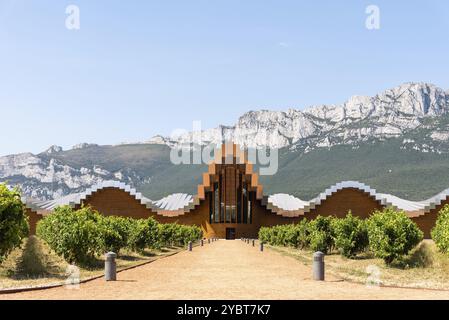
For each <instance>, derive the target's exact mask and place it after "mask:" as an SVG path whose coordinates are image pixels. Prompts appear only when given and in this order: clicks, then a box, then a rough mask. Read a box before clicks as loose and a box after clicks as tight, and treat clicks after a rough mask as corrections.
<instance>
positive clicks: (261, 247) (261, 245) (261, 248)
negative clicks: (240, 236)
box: [260, 242, 263, 252]
mask: <svg viewBox="0 0 449 320" xmlns="http://www.w3.org/2000/svg"><path fill="white" fill-rule="evenodd" d="M260 252H263V242H261V243H260Z"/></svg>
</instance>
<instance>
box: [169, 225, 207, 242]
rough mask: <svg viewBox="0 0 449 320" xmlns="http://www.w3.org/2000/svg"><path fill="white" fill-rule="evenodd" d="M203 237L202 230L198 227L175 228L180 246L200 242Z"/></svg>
mask: <svg viewBox="0 0 449 320" xmlns="http://www.w3.org/2000/svg"><path fill="white" fill-rule="evenodd" d="M202 235H203V233H202V231H201V229H200V228H199V227H197V226H185V225H177V227H176V228H175V240H176V241H175V242H176V244H178V245H186V244H187V243H189V241H192V242H195V241H198V240H199V239H201V237H202Z"/></svg>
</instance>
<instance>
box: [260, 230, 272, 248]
mask: <svg viewBox="0 0 449 320" xmlns="http://www.w3.org/2000/svg"><path fill="white" fill-rule="evenodd" d="M270 234H271V228H269V227H261V228H260V229H259V240H260V242H263V243H267V244H270V238H271V235H270Z"/></svg>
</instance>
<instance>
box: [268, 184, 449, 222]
mask: <svg viewBox="0 0 449 320" xmlns="http://www.w3.org/2000/svg"><path fill="white" fill-rule="evenodd" d="M343 189H357V190H360V191H361V192H363V193H366V194H367V195H369V196H370V197H372V198H373V199H374V200H376V201H378V202H379V203H380V204H381V205H382V206H385V207H392V208H394V209H396V210H402V211H405V212H406V213H407V215H408V216H409V217H419V216H422V215H425V214H427V213H429V212H430V211H431V210H433V209H435V208H436V207H437V206H439V205H441V203H442V202H443V201H445V200H446V199H447V198H448V197H449V189H446V190H444V191H442V192H440V193H439V194H437V195H436V196H434V197H431V198H429V199H427V200H424V201H410V200H405V199H402V198H399V197H396V196H394V195H391V194H385V193H378V192H377V191H376V190H375V189H373V188H371V187H370V186H368V185H366V184H364V183H361V182H358V181H342V182H339V183H337V184H335V185H333V186H331V187H329V188H327V189H326V190H325V191H324V192H322V193H320V194H319V195H318V196H317V197H316V198H314V199H312V200H310V201H302V200H300V199H298V198H296V197H294V196H291V195H286V194H275V195H271V196H269V197H266V199H265V201H264V204H265V205H266V206H267V208H268V209H270V210H271V211H273V212H274V213H276V214H278V215H281V216H284V217H297V216H301V215H305V214H306V213H308V212H310V210H312V209H314V208H315V207H317V206H319V205H321V204H322V203H323V202H324V201H326V200H327V199H328V198H329V197H331V196H332V194H334V193H336V192H338V191H340V190H343ZM280 199H282V201H281V200H280ZM295 204H296V206H295Z"/></svg>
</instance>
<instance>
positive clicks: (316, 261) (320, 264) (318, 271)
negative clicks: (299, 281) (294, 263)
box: [313, 251, 324, 281]
mask: <svg viewBox="0 0 449 320" xmlns="http://www.w3.org/2000/svg"><path fill="white" fill-rule="evenodd" d="M313 280H316V281H324V253H322V252H321V251H317V252H315V253H314V254H313Z"/></svg>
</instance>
